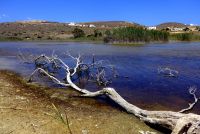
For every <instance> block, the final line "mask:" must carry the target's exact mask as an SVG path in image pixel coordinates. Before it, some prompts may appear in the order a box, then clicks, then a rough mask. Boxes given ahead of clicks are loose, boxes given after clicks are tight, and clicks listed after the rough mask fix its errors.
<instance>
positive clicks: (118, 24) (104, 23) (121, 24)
mask: <svg viewBox="0 0 200 134" xmlns="http://www.w3.org/2000/svg"><path fill="white" fill-rule="evenodd" d="M81 24H85V25H90V24H94V25H95V26H96V27H109V28H113V27H125V26H141V25H140V24H138V23H132V22H127V21H96V22H85V23H81Z"/></svg>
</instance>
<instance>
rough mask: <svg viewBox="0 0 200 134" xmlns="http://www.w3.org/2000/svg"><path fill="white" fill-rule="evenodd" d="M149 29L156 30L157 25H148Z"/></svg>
mask: <svg viewBox="0 0 200 134" xmlns="http://www.w3.org/2000/svg"><path fill="white" fill-rule="evenodd" d="M147 29H148V30H156V27H155V26H151V27H147Z"/></svg>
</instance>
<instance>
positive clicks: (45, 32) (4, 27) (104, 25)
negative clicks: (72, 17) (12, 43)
mask: <svg viewBox="0 0 200 134" xmlns="http://www.w3.org/2000/svg"><path fill="white" fill-rule="evenodd" d="M68 24H69V23H59V22H50V21H44V20H28V21H17V22H7V23H0V40H1V39H4V38H5V39H16V40H57V39H58V40H59V39H66V38H70V37H72V36H73V35H72V31H73V29H74V28H75V26H69V25H68ZM79 24H87V25H90V24H93V25H95V26H96V27H92V28H91V27H88V26H86V27H79V28H81V29H82V30H84V32H85V33H86V35H91V34H93V33H94V29H99V30H101V31H104V30H106V29H112V28H113V27H125V26H140V25H139V24H137V23H130V22H126V21H99V22H86V23H79Z"/></svg>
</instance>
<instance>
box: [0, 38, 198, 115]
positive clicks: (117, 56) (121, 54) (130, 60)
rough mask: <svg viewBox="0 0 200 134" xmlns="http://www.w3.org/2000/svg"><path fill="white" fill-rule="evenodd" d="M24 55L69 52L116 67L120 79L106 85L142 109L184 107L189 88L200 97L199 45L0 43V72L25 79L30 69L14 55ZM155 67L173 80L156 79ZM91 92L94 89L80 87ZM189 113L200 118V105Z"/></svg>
mask: <svg viewBox="0 0 200 134" xmlns="http://www.w3.org/2000/svg"><path fill="white" fill-rule="evenodd" d="M19 50H20V51H22V52H23V53H27V54H29V53H30V54H43V53H45V54H47V55H48V54H51V53H52V52H53V51H55V53H56V54H58V55H60V56H62V54H63V53H65V52H67V51H70V52H71V53H72V54H78V53H81V54H83V55H84V57H85V61H86V62H88V61H90V60H91V55H93V54H95V57H96V59H103V60H109V62H110V63H111V64H113V65H116V67H117V70H118V72H119V74H120V75H121V76H126V77H128V78H125V77H120V78H118V79H114V80H113V83H112V84H111V85H110V86H111V87H114V88H115V89H116V90H117V91H118V92H119V93H120V94H121V95H122V96H123V97H124V98H125V99H126V100H128V101H129V102H131V103H133V104H136V105H137V106H140V107H142V108H145V109H153V110H175V111H178V110H180V109H181V108H185V107H187V106H188V102H190V101H193V98H192V96H190V95H189V94H188V88H189V87H190V86H196V87H197V88H198V89H199V90H198V93H199V95H200V43H198V42H195V43H167V44H148V45H144V46H135V47H133V46H132V47H131V46H123V47H122V46H113V45H104V44H88V43H56V42H54V43H39V42H37V43H21V42H16V43H10V42H5V43H4V42H2V43H0V69H8V70H13V71H16V72H18V73H20V74H22V75H23V76H25V77H26V76H28V75H29V74H30V73H31V71H33V66H32V65H27V64H22V63H21V62H20V61H19V60H18V59H17V57H16V55H17V54H18V51H19ZM158 67H170V68H172V69H175V70H177V71H179V75H178V77H177V78H170V77H165V76H162V75H159V74H158V73H157V69H158ZM84 86H85V87H86V88H88V89H90V90H92V91H94V90H98V88H101V87H97V86H95V85H92V84H88V85H84ZM193 112H195V113H198V114H200V103H199V104H197V105H196V106H195V108H194V109H193Z"/></svg>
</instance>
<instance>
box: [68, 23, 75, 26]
mask: <svg viewBox="0 0 200 134" xmlns="http://www.w3.org/2000/svg"><path fill="white" fill-rule="evenodd" d="M68 26H76V23H74V22H70V23H69V24H68Z"/></svg>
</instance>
